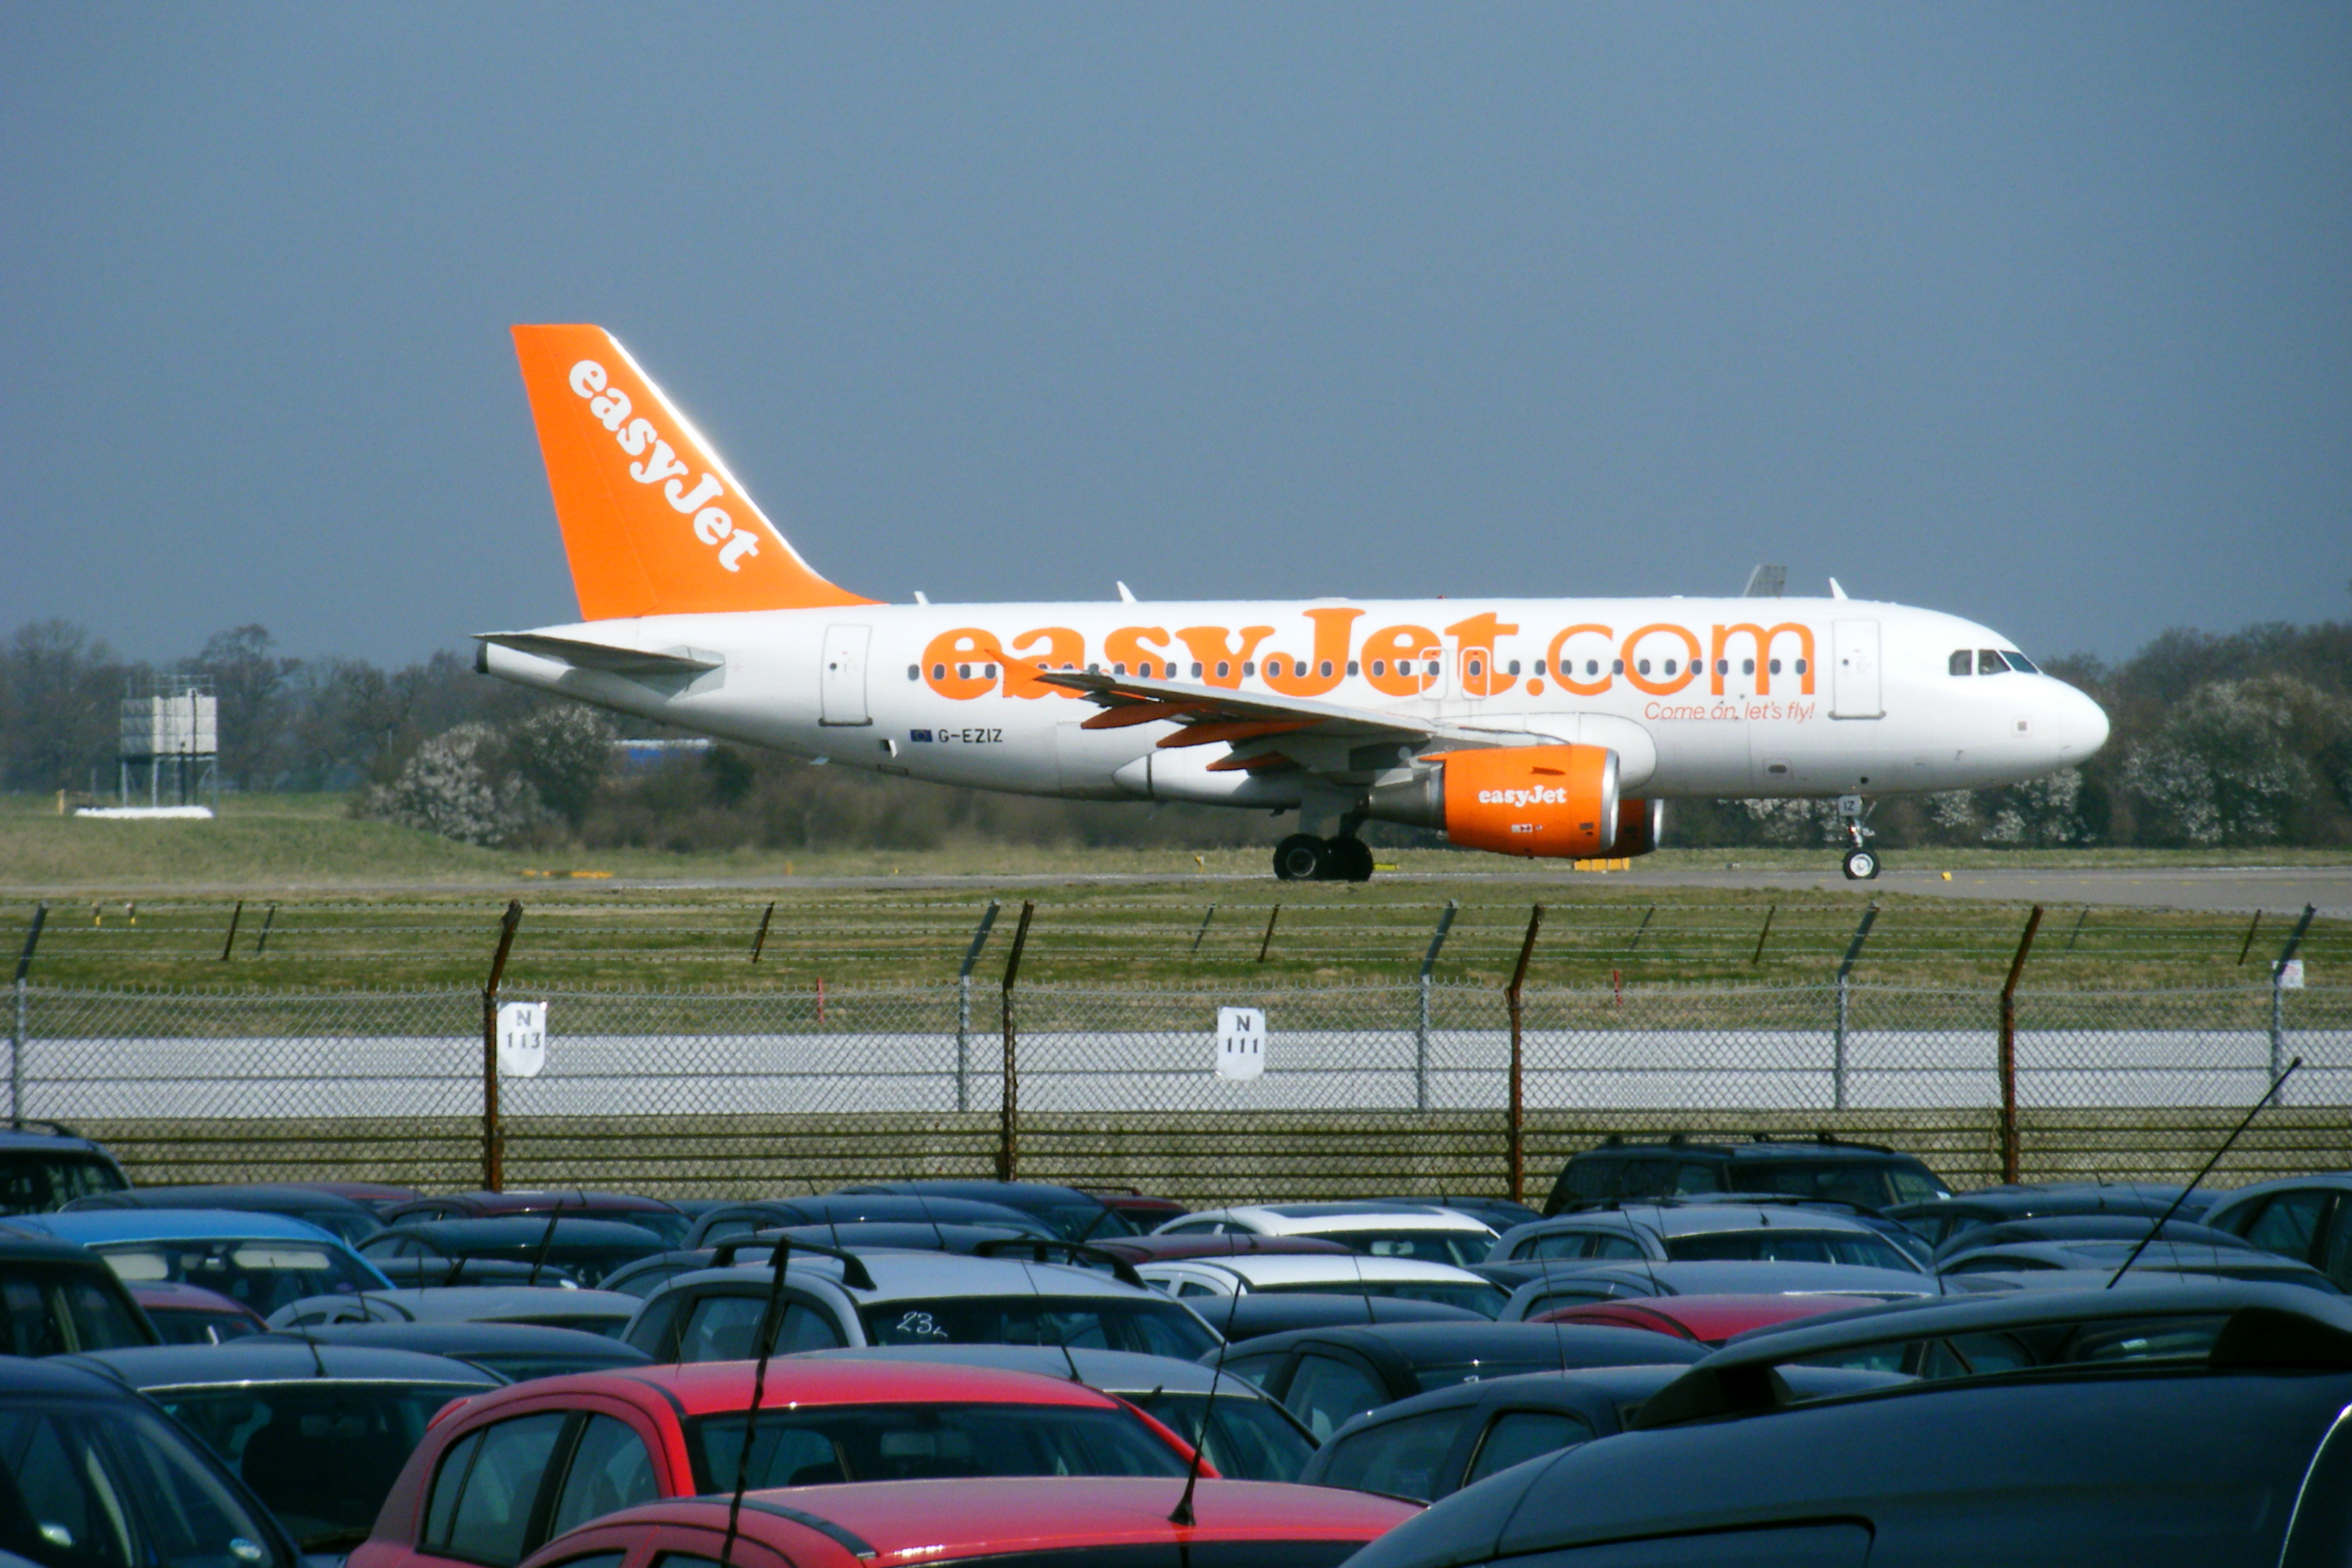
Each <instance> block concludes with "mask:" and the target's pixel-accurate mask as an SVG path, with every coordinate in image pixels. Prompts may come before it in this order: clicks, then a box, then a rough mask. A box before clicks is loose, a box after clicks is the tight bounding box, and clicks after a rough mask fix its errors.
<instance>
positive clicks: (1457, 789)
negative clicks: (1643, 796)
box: [1369, 746, 1619, 858]
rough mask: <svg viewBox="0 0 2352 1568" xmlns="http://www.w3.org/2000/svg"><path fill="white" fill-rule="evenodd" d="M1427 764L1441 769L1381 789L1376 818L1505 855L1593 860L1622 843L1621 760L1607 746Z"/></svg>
mask: <svg viewBox="0 0 2352 1568" xmlns="http://www.w3.org/2000/svg"><path fill="white" fill-rule="evenodd" d="M1422 761H1423V762H1424V763H1436V764H1437V765H1436V766H1435V767H1433V768H1429V769H1428V770H1426V771H1425V772H1423V773H1420V774H1419V775H1418V776H1416V777H1415V778H1413V779H1412V780H1411V781H1409V782H1406V783H1402V784H1389V785H1385V786H1382V787H1381V788H1378V789H1375V790H1374V791H1373V792H1372V795H1371V799H1370V802H1369V805H1370V808H1371V815H1372V816H1376V817H1380V818H1382V819H1383V820H1386V821H1391V822H1409V823H1412V824H1413V825H1415V826H1422V827H1436V828H1442V829H1444V834H1445V837H1447V838H1448V839H1450V840H1452V841H1453V842H1454V843H1456V844H1459V845H1462V846H1464V847H1466V848H1471V849H1491V850H1493V851H1495V852H1496V854H1498V855H1532V856H1546V857H1551V858H1589V857H1591V856H1596V855H1606V854H1608V853H1610V850H1611V847H1612V845H1614V844H1615V843H1616V841H1617V828H1618V820H1619V805H1618V801H1617V753H1616V752H1612V751H1611V750H1609V749H1608V748H1607V747H1606V746H1496V747H1494V748H1491V749H1486V750H1480V751H1475V752H1437V753H1434V754H1433V755H1430V756H1427V757H1424V758H1423V759H1422Z"/></svg>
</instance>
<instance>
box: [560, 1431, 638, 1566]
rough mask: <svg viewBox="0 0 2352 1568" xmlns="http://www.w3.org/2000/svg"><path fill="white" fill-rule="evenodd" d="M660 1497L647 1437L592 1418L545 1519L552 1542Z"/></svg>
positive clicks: (573, 1452)
mask: <svg viewBox="0 0 2352 1568" xmlns="http://www.w3.org/2000/svg"><path fill="white" fill-rule="evenodd" d="M659 1496H661V1484H660V1483H659V1482H658V1481H656V1479H654V1460H653V1456H652V1455H651V1454H648V1453H647V1452H646V1444H645V1439H644V1438H642V1437H640V1436H637V1434H636V1432H635V1430H634V1429H633V1428H632V1427H631V1426H629V1425H628V1423H627V1422H625V1421H616V1420H614V1418H613V1417H612V1416H610V1415H591V1416H590V1417H588V1421H587V1424H586V1425H585V1426H583V1427H582V1428H581V1431H580V1441H579V1442H578V1443H577V1444H576V1445H574V1446H573V1447H572V1466H571V1468H569V1469H567V1470H566V1471H565V1472H564V1475H563V1489H562V1491H561V1492H558V1493H557V1494H556V1498H555V1512H554V1513H553V1514H552V1515H551V1517H550V1518H549V1520H548V1525H547V1533H548V1536H549V1538H550V1539H552V1538H553V1537H555V1536H558V1535H561V1534H562V1533H563V1532H564V1531H567V1530H570V1529H571V1528H572V1526H574V1525H579V1524H585V1523H587V1522H588V1521H590V1520H592V1519H596V1518H600V1517H602V1516H603V1515H604V1514H608V1513H615V1512H618V1511H619V1510H622V1509H625V1508H634V1507H635V1505H637V1504H638V1503H641V1502H651V1501H653V1500H655V1499H656V1498H657V1497H659Z"/></svg>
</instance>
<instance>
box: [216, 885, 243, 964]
mask: <svg viewBox="0 0 2352 1568" xmlns="http://www.w3.org/2000/svg"><path fill="white" fill-rule="evenodd" d="M244 918H245V900H243V899H239V900H237V901H236V908H235V909H233V910H229V912H228V934H227V935H226V936H225V937H223V938H221V955H220V961H221V962H222V963H227V962H228V959H229V954H230V952H233V951H234V950H235V949H236V922H237V921H241V920H243V919H244Z"/></svg>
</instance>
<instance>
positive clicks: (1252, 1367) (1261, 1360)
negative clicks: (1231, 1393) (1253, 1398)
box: [1219, 1354, 1282, 1388]
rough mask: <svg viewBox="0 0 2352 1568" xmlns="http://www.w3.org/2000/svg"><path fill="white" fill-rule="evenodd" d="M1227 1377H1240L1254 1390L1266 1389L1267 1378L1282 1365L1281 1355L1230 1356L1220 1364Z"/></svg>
mask: <svg viewBox="0 0 2352 1568" xmlns="http://www.w3.org/2000/svg"><path fill="white" fill-rule="evenodd" d="M1219 1364H1220V1365H1222V1366H1223V1368H1224V1369H1225V1375H1226V1376H1227V1377H1238V1378H1240V1379H1241V1380H1242V1381H1243V1382H1244V1383H1246V1384H1250V1385H1251V1386H1252V1387H1254V1388H1264V1387H1265V1380H1266V1378H1267V1377H1268V1376H1269V1375H1271V1374H1272V1373H1273V1372H1274V1369H1275V1368H1276V1367H1277V1366H1280V1365H1281V1364H1282V1357H1281V1356H1280V1355H1278V1354H1277V1355H1229V1356H1227V1357H1226V1358H1225V1359H1224V1360H1223V1362H1222V1363H1219Z"/></svg>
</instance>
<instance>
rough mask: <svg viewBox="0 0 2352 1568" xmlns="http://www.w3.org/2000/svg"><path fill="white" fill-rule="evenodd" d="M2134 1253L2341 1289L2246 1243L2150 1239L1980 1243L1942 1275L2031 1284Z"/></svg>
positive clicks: (2184, 1266) (2194, 1270)
mask: <svg viewBox="0 0 2352 1568" xmlns="http://www.w3.org/2000/svg"><path fill="white" fill-rule="evenodd" d="M2135 1248H2138V1249H2139V1257H2138V1258H2137V1261H2134V1262H2133V1263H2132V1268H2134V1269H2135V1270H2137V1269H2141V1268H2149V1269H2161V1270H2164V1271H2165V1272H2167V1273H2171V1274H2200V1275H2212V1276H2215V1277H2217V1278H2220V1279H2249V1280H2266V1281H2268V1282H2270V1283H2273V1284H2277V1285H2301V1286H2305V1287H2307V1288H2309V1289H2315V1290H2324V1291H2326V1293H2327V1294H2329V1295H2331V1296H2339V1295H2342V1294H2343V1292H2342V1290H2340V1289H2337V1287H2336V1282H2335V1281H2334V1280H2332V1279H2329V1278H2328V1277H2327V1276H2326V1275H2325V1274H2322V1273H2321V1272H2320V1271H2319V1270H2318V1269H2316V1268H2313V1267H2312V1266H2311V1265H2310V1264H2308V1263H2297V1262H2295V1261H2294V1260H2293V1259H2291V1258H2280V1257H2277V1256H2275V1255H2274V1254H2272V1253H2268V1252H2262V1251H2257V1250H2256V1249H2254V1248H2252V1247H2211V1246H2207V1245H2204V1244H2201V1243H2196V1242H2181V1241H2151V1242H2149V1243H2148V1244H2147V1247H2140V1244H2139V1243H2137V1242H2136V1241H2021V1242H2017V1243H2015V1244H2014V1245H2011V1246H2009V1247H1977V1248H1974V1249H1973V1250H1970V1251H1967V1252H1962V1253H1959V1254H1957V1255H1956V1256H1954V1257H1951V1258H1946V1259H1945V1260H1944V1264H1943V1268H1942V1269H1941V1270H1940V1272H1941V1273H1942V1274H1943V1277H1944V1278H1945V1279H1961V1278H1964V1277H1966V1276H1969V1275H1974V1274H2009V1275H2018V1276H2021V1277H2022V1279H2021V1283H2024V1284H2028V1285H2031V1284H2032V1282H2033V1279H2034V1277H2035V1276H2036V1275H2039V1274H2042V1273H2046V1272H2051V1271H2054V1270H2063V1269H2081V1270H2084V1271H2087V1272H2094V1273H2097V1272H2104V1273H2105V1274H2107V1275H2109V1276H2112V1275H2113V1274H2114V1273H2115V1271H2116V1269H2118V1268H2122V1267H2123V1266H2124V1264H2125V1261H2126V1259H2129V1258H2131V1256H2132V1253H2133V1250H2134V1249H2135Z"/></svg>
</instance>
